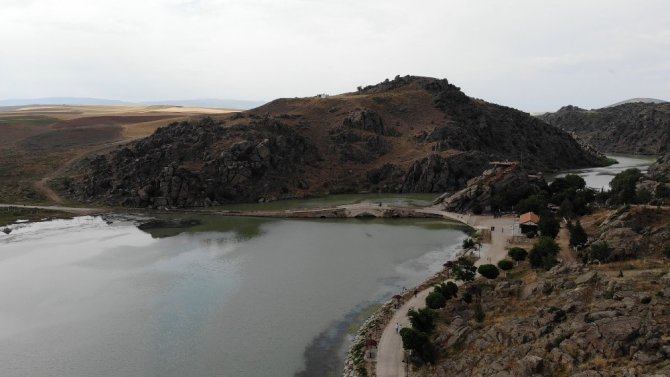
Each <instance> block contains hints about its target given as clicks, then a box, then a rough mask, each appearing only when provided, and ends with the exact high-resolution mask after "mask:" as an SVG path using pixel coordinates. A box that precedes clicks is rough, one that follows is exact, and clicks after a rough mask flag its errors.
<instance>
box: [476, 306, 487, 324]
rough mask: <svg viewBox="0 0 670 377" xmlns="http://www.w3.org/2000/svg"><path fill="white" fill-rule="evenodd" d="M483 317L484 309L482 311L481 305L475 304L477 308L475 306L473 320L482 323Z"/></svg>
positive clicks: (484, 315)
mask: <svg viewBox="0 0 670 377" xmlns="http://www.w3.org/2000/svg"><path fill="white" fill-rule="evenodd" d="M485 317H486V314H485V313H484V309H482V305H481V304H477V306H475V320H476V321H477V322H482V321H484V318H485Z"/></svg>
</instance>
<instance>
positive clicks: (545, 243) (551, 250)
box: [528, 237, 560, 271]
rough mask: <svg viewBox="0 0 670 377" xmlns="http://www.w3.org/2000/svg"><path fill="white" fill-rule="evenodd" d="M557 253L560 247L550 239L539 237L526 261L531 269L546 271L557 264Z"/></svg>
mask: <svg viewBox="0 0 670 377" xmlns="http://www.w3.org/2000/svg"><path fill="white" fill-rule="evenodd" d="M559 251H560V246H558V244H557V243H556V241H554V240H553V239H552V238H548V237H540V239H538V240H537V242H535V244H534V245H533V248H532V249H531V250H530V253H529V254H528V260H529V261H530V265H531V266H533V268H544V269H545V270H547V271H548V270H550V269H551V268H552V267H554V266H555V265H556V264H557V263H558V260H557V259H556V256H557V255H558V252H559Z"/></svg>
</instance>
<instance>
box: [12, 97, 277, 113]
mask: <svg viewBox="0 0 670 377" xmlns="http://www.w3.org/2000/svg"><path fill="white" fill-rule="evenodd" d="M264 103H265V101H247V100H234V99H191V100H164V101H142V102H129V101H120V100H110V99H102V98H88V97H45V98H29V99H6V100H0V107H10V106H13V107H14V106H31V105H70V106H75V105H80V106H132V105H149V106H152V105H166V106H183V107H209V108H217V109H219V108H220V109H241V110H248V109H252V108H254V107H258V106H261V105H262V104H264Z"/></svg>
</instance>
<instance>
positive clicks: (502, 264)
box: [498, 259, 514, 271]
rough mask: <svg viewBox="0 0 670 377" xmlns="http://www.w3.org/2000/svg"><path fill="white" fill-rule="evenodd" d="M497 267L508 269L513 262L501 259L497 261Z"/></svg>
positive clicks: (511, 266) (512, 266) (511, 267)
mask: <svg viewBox="0 0 670 377" xmlns="http://www.w3.org/2000/svg"><path fill="white" fill-rule="evenodd" d="M498 268H499V269H501V270H503V271H509V270H511V269H513V268H514V262H512V261H511V260H509V259H503V260H501V261H499V262H498Z"/></svg>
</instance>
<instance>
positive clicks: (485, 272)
mask: <svg viewBox="0 0 670 377" xmlns="http://www.w3.org/2000/svg"><path fill="white" fill-rule="evenodd" d="M477 272H479V274H480V275H482V276H483V277H485V278H487V279H495V278H497V277H498V275H500V271H499V270H498V267H496V266H495V265H493V264H482V265H481V266H479V268H478V269H477Z"/></svg>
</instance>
